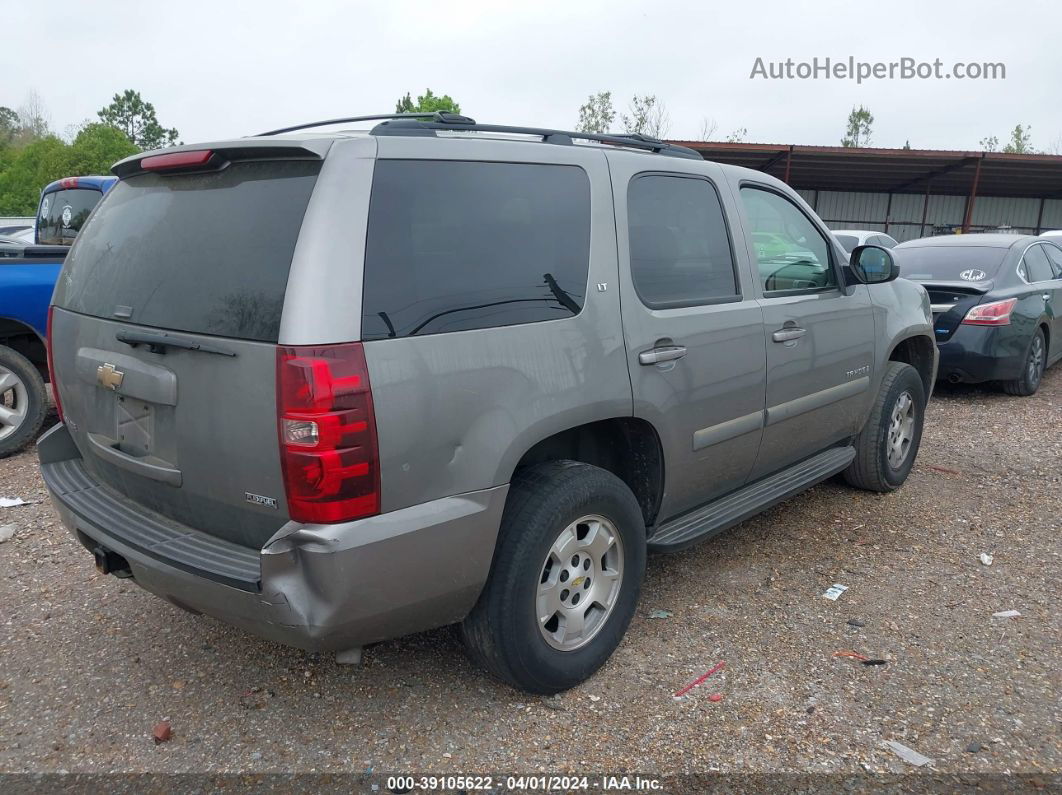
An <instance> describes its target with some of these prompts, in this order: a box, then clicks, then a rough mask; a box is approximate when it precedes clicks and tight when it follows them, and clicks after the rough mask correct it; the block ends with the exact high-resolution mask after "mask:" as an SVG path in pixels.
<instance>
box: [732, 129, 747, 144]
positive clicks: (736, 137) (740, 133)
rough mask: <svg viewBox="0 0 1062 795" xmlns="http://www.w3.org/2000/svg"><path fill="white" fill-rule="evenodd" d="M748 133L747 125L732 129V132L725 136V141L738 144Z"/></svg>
mask: <svg viewBox="0 0 1062 795" xmlns="http://www.w3.org/2000/svg"><path fill="white" fill-rule="evenodd" d="M748 134H749V131H748V128H747V127H738V128H737V129H736V130H734V132H732V133H730V135H728V136H727V137H726V141H727V143H731V144H739V143H741V142H742V141H744V140H745V138H746V137H747V136H748Z"/></svg>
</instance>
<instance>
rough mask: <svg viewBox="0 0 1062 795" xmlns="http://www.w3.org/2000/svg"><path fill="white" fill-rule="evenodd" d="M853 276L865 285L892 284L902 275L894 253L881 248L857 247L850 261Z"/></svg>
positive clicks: (871, 246) (870, 246)
mask: <svg viewBox="0 0 1062 795" xmlns="http://www.w3.org/2000/svg"><path fill="white" fill-rule="evenodd" d="M849 267H850V268H851V271H852V275H853V276H855V278H856V279H857V280H858V281H860V282H862V283H863V284H882V283H884V282H891V281H892V280H893V279H895V278H896V277H897V276H899V275H900V268H899V267H898V266H897V265H896V261H895V260H894V259H893V258H892V253H891V252H890V251H889V250H888V249H887V248H882V247H881V246H874V245H868V246H856V247H855V248H854V249H853V250H852V257H851V260H850V261H849Z"/></svg>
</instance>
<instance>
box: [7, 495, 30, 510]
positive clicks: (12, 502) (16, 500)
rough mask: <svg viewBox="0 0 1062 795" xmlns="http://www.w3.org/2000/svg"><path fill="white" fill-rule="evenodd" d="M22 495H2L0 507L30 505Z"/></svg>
mask: <svg viewBox="0 0 1062 795" xmlns="http://www.w3.org/2000/svg"><path fill="white" fill-rule="evenodd" d="M28 504H29V503H27V502H26V501H25V500H24V499H22V498H21V497H0V508H14V507H15V506H16V505H28Z"/></svg>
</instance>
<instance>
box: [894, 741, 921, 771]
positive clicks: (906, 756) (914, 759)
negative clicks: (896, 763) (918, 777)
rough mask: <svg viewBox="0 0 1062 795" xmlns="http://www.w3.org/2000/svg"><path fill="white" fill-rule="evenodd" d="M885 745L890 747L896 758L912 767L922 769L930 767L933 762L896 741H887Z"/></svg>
mask: <svg viewBox="0 0 1062 795" xmlns="http://www.w3.org/2000/svg"><path fill="white" fill-rule="evenodd" d="M885 745H887V746H889V748H891V749H892V752H893V753H894V754H896V756H898V757H900V759H902V760H903V761H904V762H907V763H908V764H910V765H915V766H916V767H922V765H928V764H929V763H930V762H932V761H933V760H932V759H930V758H929V757H928V756H922V755H921V754H920V753H918V751H915V750H913V749H911V748H908V747H907V746H906V745H904V744H903V743H898V742H896V741H895V740H886V741H885Z"/></svg>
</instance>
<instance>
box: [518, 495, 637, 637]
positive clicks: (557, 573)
mask: <svg viewBox="0 0 1062 795" xmlns="http://www.w3.org/2000/svg"><path fill="white" fill-rule="evenodd" d="M622 584H623V542H622V540H621V539H620V534H619V532H618V531H617V530H616V527H615V525H614V524H613V523H612V522H610V521H609V520H608V519H606V518H605V517H603V516H598V515H596V514H592V515H589V516H584V517H582V518H580V519H576V520H575V521H574V522H572V523H571V524H569V525H568V526H567V527H565V528H564V529H563V530H562V531H561V532H560V534H559V535H558V536H557V539H556V540H555V541H554V542H553V545H552V546H551V547H550V550H549V553H548V554H547V555H546V559H545V561H544V562H543V564H542V574H541V576H540V578H539V584H538V591H537V594H536V599H535V610H536V617H537V620H538V628H539V631H540V632H541V633H542V637H543V638H544V639H545V640H546V642H547V643H548V644H549V645H550V646H552V647H553V648H555V649H558V650H560V651H575V650H576V649H579V648H582V647H583V646H585V645H586V644H587V643H589V642H590V641H591V639H593V637H594V636H595V635H596V634H597V633H598V632H599V631H600V630H601V628H602V627H603V626H604V625H605V622H606V621H607V620H608V617H609V615H611V613H612V610H613V608H614V607H615V606H616V602H617V601H619V594H620V589H621V586H622Z"/></svg>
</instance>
